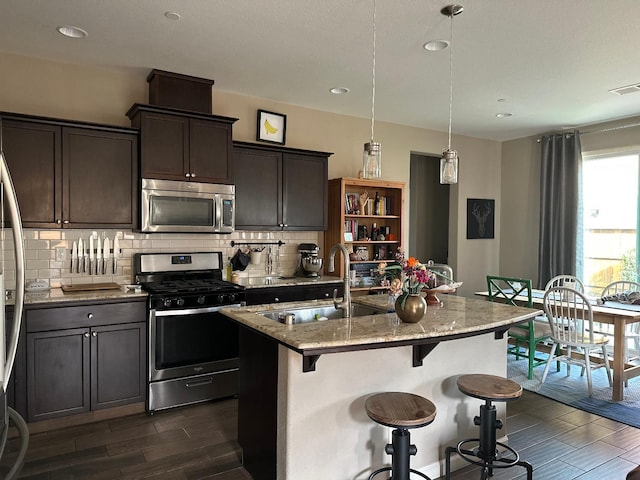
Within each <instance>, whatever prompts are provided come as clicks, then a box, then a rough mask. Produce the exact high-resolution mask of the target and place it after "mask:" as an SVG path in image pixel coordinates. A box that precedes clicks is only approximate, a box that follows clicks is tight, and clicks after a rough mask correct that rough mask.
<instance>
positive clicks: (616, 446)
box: [0, 392, 640, 480]
mask: <svg viewBox="0 0 640 480" xmlns="http://www.w3.org/2000/svg"><path fill="white" fill-rule="evenodd" d="M508 416H509V418H508V421H507V428H508V433H509V443H510V445H512V446H513V447H515V448H516V449H518V450H519V451H520V454H521V456H522V457H523V459H524V460H527V461H529V462H531V463H532V464H533V466H534V468H535V470H534V478H535V479H536V480H571V479H579V480H590V479H593V480H596V479H597V480H603V479H605V480H608V479H612V480H614V479H624V477H625V474H626V472H628V471H629V470H631V469H632V468H633V467H634V466H636V465H637V464H639V463H640V429H637V428H633V427H628V426H626V425H624V424H621V423H618V422H613V421H611V420H607V419H604V418H602V417H598V416H597V415H592V414H589V413H586V412H583V411H580V410H576V409H574V408H572V407H569V406H566V405H563V404H561V403H558V402H555V401H553V400H549V399H547V398H544V397H541V396H539V395H536V394H534V393H529V392H525V393H524V395H523V397H522V398H521V399H520V400H518V401H515V402H512V403H510V404H509V406H508ZM236 421H237V400H235V399H230V400H222V401H218V402H212V403H207V404H202V405H196V406H192V407H188V408H180V409H174V410H169V411H165V412H160V413H157V414H156V415H154V416H148V415H146V414H137V415H132V416H128V417H124V418H118V419H116V420H105V421H101V422H97V423H93V424H88V425H81V426H74V427H68V428H62V429H58V430H53V431H50V432H47V433H38V434H33V435H31V439H30V444H29V451H28V453H27V458H26V462H25V465H24V468H23V470H22V474H21V477H20V478H25V479H31V480H45V479H46V480H55V479H64V480H69V479H105V480H106V479H109V480H112V479H141V478H145V479H163V480H165V479H166V480H200V479H215V480H251V477H250V476H249V475H248V474H247V473H246V472H245V471H244V470H243V469H242V467H241V466H240V464H241V459H240V449H239V446H238V444H237V442H236V438H237V430H236ZM17 443H18V442H17V439H13V440H11V441H10V442H9V444H8V445H7V448H6V452H5V455H4V458H3V459H2V463H1V464H0V478H3V477H4V474H5V473H6V472H7V467H6V465H10V464H11V463H10V462H12V460H13V459H14V458H15V452H16V449H17ZM418 448H420V446H419V445H418ZM3 465H4V469H3ZM523 473H524V470H522V469H519V468H517V467H514V468H510V469H506V470H501V471H496V473H495V476H494V477H493V478H494V479H495V480H505V479H514V478H518V479H520V478H525V476H524V475H523ZM452 478H453V479H455V480H467V479H474V480H477V479H478V478H479V474H478V472H477V471H476V467H466V468H464V469H462V470H460V471H458V472H456V473H455V474H454V475H453V477H452ZM296 480H298V479H296ZM299 480H314V479H299Z"/></svg>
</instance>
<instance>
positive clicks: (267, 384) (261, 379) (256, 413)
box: [238, 326, 278, 480]
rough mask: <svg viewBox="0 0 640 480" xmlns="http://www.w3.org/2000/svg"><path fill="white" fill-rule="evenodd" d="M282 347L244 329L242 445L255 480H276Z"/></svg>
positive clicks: (247, 467) (240, 407) (240, 394)
mask: <svg viewBox="0 0 640 480" xmlns="http://www.w3.org/2000/svg"><path fill="white" fill-rule="evenodd" d="M277 437H278V344H277V343H276V342H274V341H273V340H272V339H270V338H267V337H265V336H263V335H260V334H257V333H255V332H254V331H253V330H251V329H249V328H246V327H242V326H241V327H240V381H239V392H238V443H239V444H240V446H241V447H242V466H243V467H244V468H245V470H247V471H248V472H249V473H250V474H251V478H253V479H254V480H276V477H277V475H276V473H277V472H276V460H277V453H278V452H277Z"/></svg>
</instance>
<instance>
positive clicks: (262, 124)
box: [256, 110, 287, 145]
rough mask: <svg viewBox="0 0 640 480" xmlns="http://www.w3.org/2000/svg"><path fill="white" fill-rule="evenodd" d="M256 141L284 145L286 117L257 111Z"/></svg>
mask: <svg viewBox="0 0 640 480" xmlns="http://www.w3.org/2000/svg"><path fill="white" fill-rule="evenodd" d="M256 117H257V123H256V140H257V141H259V142H268V143H277V144H278V145H284V144H285V141H286V132H287V116H286V115H283V114H281V113H275V112H268V111H267V110H258V113H257V115H256Z"/></svg>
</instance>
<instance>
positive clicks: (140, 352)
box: [91, 322, 147, 410]
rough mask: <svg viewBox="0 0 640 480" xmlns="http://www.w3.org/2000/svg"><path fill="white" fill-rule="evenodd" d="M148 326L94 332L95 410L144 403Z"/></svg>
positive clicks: (92, 331)
mask: <svg viewBox="0 0 640 480" xmlns="http://www.w3.org/2000/svg"><path fill="white" fill-rule="evenodd" d="M145 325H146V323H145V322H139V323H130V324H124V325H110V326H104V327H94V328H92V329H91V410H98V409H101V408H109V407H117V406H119V405H125V404H127V403H134V402H144V400H145V393H146V390H145V385H146V377H145V374H146V351H147V350H146V341H145V338H146V328H145Z"/></svg>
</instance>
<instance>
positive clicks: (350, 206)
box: [344, 193, 362, 214]
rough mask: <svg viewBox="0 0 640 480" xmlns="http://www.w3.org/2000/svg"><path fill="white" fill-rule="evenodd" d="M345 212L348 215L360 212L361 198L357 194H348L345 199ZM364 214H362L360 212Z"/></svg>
mask: <svg viewBox="0 0 640 480" xmlns="http://www.w3.org/2000/svg"><path fill="white" fill-rule="evenodd" d="M344 210H345V212H344V213H346V214H354V213H356V212H359V211H360V203H359V196H358V194H357V193H346V194H345V199H344ZM360 213H362V212H360Z"/></svg>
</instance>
